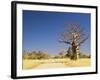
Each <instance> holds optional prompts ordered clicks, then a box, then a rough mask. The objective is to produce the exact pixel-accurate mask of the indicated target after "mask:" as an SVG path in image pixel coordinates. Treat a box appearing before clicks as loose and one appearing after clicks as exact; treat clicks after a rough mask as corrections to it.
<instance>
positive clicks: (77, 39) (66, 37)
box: [59, 23, 88, 60]
mask: <svg viewBox="0 0 100 80" xmlns="http://www.w3.org/2000/svg"><path fill="white" fill-rule="evenodd" d="M87 39H88V36H87V35H86V34H85V32H84V30H83V29H82V28H81V26H80V25H79V24H76V23H71V24H68V25H67V26H65V29H64V31H63V33H61V37H60V40H59V42H63V43H65V44H69V45H70V46H71V50H72V56H71V59H74V60H77V59H78V58H79V53H80V52H79V51H80V50H79V46H81V44H83V43H84V42H85V41H86V40H87Z"/></svg>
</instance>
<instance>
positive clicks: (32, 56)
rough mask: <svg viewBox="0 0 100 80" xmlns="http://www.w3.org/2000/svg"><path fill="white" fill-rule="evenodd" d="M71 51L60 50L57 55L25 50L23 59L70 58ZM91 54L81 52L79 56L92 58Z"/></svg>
mask: <svg viewBox="0 0 100 80" xmlns="http://www.w3.org/2000/svg"><path fill="white" fill-rule="evenodd" d="M70 56H71V53H70V52H69V50H67V52H66V53H63V52H60V53H58V54H57V55H55V56H51V55H50V54H48V53H46V52H42V51H32V52H31V53H30V52H27V51H23V59H60V58H70ZM90 57H91V55H89V54H88V55H87V54H83V53H81V52H80V54H79V58H90Z"/></svg>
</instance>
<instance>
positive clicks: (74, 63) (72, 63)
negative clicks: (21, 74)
mask: <svg viewBox="0 0 100 80" xmlns="http://www.w3.org/2000/svg"><path fill="white" fill-rule="evenodd" d="M58 63H60V64H59V65H58V67H59V66H61V65H63V66H64V67H85V66H91V59H90V58H81V59H78V60H70V59H47V60H30V59H23V69H35V68H38V67H41V65H43V64H45V66H44V68H47V66H50V64H51V65H52V67H53V65H54V66H55V65H56V64H58ZM46 64H49V65H46Z"/></svg>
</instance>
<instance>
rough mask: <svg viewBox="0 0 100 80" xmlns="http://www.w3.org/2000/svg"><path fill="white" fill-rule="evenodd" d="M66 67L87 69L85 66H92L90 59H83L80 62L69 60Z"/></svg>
mask: <svg viewBox="0 0 100 80" xmlns="http://www.w3.org/2000/svg"><path fill="white" fill-rule="evenodd" d="M64 64H65V66H66V67H85V66H91V59H90V58H81V59H78V60H69V61H66V62H65V63H64Z"/></svg>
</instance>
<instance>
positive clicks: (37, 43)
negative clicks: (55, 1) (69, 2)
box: [23, 10, 91, 54]
mask: <svg viewBox="0 0 100 80" xmlns="http://www.w3.org/2000/svg"><path fill="white" fill-rule="evenodd" d="M90 17H91V15H90V14H87V13H68V12H47V11H29V10H23V50H28V51H30V52H31V51H45V52H48V53H50V54H58V53H59V52H60V51H61V50H63V49H65V48H68V46H69V45H66V44H63V43H59V42H58V41H59V37H60V33H61V32H62V31H63V30H64V26H65V24H67V23H69V22H76V23H80V24H81V27H82V28H84V31H85V33H86V34H90V26H91V25H90V20H91V19H90ZM81 51H83V52H86V53H90V38H89V39H88V40H87V41H86V42H85V43H84V44H83V45H82V46H81Z"/></svg>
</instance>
